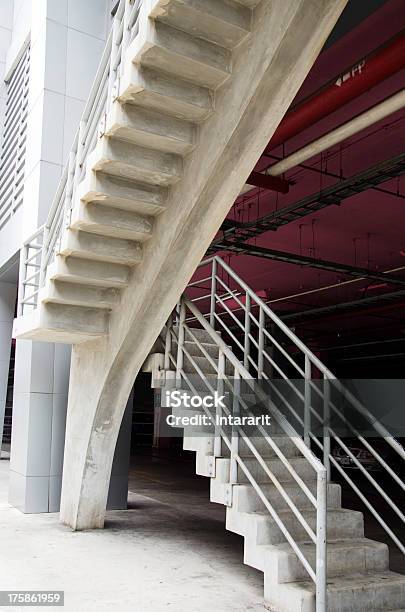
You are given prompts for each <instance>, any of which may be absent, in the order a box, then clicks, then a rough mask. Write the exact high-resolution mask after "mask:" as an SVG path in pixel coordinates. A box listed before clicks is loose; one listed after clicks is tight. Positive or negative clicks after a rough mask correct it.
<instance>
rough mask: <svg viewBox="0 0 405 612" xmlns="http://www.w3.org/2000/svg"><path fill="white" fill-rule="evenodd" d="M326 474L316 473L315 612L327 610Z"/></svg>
mask: <svg viewBox="0 0 405 612" xmlns="http://www.w3.org/2000/svg"><path fill="white" fill-rule="evenodd" d="M327 490H328V485H327V472H326V470H325V471H324V472H318V475H317V493H316V502H317V508H316V612H326V610H327V571H328V570H327V540H326V534H327V502H328V500H327Z"/></svg>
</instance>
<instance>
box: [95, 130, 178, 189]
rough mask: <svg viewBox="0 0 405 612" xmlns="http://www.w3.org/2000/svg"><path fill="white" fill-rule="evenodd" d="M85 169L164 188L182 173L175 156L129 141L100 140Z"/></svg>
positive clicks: (174, 181)
mask: <svg viewBox="0 0 405 612" xmlns="http://www.w3.org/2000/svg"><path fill="white" fill-rule="evenodd" d="M87 167H88V169H89V170H95V171H102V172H105V173H106V174H111V175H113V176H117V177H121V178H124V179H128V180H132V181H139V182H141V183H146V184H148V185H155V186H162V187H168V186H169V185H174V184H175V183H177V182H178V181H179V180H180V178H181V176H182V173H183V160H182V158H181V157H180V156H179V155H175V154H173V153H163V152H161V151H154V150H152V149H147V148H145V147H139V146H137V145H134V144H133V143H131V142H125V141H124V140H116V139H111V138H101V139H100V140H99V141H98V143H97V145H96V147H95V149H94V151H93V152H92V153H91V154H90V155H89V157H88V166H87Z"/></svg>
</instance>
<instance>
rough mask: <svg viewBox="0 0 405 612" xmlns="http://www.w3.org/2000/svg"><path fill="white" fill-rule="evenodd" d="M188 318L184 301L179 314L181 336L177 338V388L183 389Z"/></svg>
mask: <svg viewBox="0 0 405 612" xmlns="http://www.w3.org/2000/svg"><path fill="white" fill-rule="evenodd" d="M185 318H186V307H185V304H184V302H183V301H182V302H181V304H180V312H179V334H178V337H177V362H176V388H180V387H181V371H182V369H183V363H184V352H183V348H184V321H185Z"/></svg>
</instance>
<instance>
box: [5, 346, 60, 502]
mask: <svg viewBox="0 0 405 612" xmlns="http://www.w3.org/2000/svg"><path fill="white" fill-rule="evenodd" d="M69 366H70V347H68V346H65V345H63V344H49V343H39V342H32V341H30V340H17V344H16V356H15V375H14V396H13V430H12V437H11V459H10V490H9V501H10V503H11V504H12V505H13V506H15V507H16V508H18V509H19V510H21V511H22V512H25V513H37V512H56V511H57V510H59V501H60V491H61V483H62V465H63V450H64V443H65V425H66V407H67V398H68V388H69Z"/></svg>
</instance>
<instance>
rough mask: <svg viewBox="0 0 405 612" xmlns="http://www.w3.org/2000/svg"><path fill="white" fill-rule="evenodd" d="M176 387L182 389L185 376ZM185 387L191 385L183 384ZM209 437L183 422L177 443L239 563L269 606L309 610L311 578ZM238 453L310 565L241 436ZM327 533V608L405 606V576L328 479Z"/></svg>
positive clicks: (208, 430)
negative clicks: (238, 540)
mask: <svg viewBox="0 0 405 612" xmlns="http://www.w3.org/2000/svg"><path fill="white" fill-rule="evenodd" d="M174 329H176V328H174ZM193 333H194V335H196V336H198V340H199V342H200V343H201V344H202V346H203V347H204V349H205V350H206V351H207V353H208V354H209V355H210V356H211V358H213V359H218V347H217V346H216V345H215V344H213V341H212V337H211V336H210V335H209V334H208V332H206V331H205V330H201V329H198V330H197V329H195V330H193ZM174 349H176V343H174ZM187 351H188V352H189V354H190V356H193V360H194V361H195V360H196V359H198V366H199V368H200V369H201V371H202V372H203V373H204V374H205V375H206V377H207V378H210V379H211V381H212V383H214V382H215V375H213V374H212V365H211V364H210V363H209V361H208V360H207V358H206V357H204V356H201V355H202V351H201V349H200V348H199V347H198V346H197V345H196V344H195V343H193V341H192V340H187ZM175 352H176V350H174V354H175ZM183 371H184V373H185V377H188V378H189V379H190V380H192V381H193V384H196V382H195V380H196V376H197V374H196V369H195V367H194V366H193V365H192V364H191V363H190V362H187V361H185V362H184V364H183ZM174 376H175V373H174V372H170V373H168V372H166V383H165V384H164V385H163V389H162V397H164V393H163V391H165V390H169V389H170V388H172V387H173V378H174ZM203 386H204V385H201V387H200V388H201V389H202V388H203ZM182 387H184V389H182V390H183V391H185V392H186V388H187V385H186V384H185V381H184V380H183V383H182ZM187 393H191V392H190V390H188V391H187ZM172 412H173V414H174V415H175V416H193V415H196V414H202V409H195V408H193V409H191V408H185V407H181V408H173V409H172ZM272 432H273V434H272V435H273V437H274V438H275V439H276V440H277V445H278V447H279V448H280V449H281V450H282V452H283V453H284V454H285V456H286V457H288V459H289V461H290V463H291V465H292V466H293V467H294V469H295V470H296V472H297V473H298V475H299V476H300V477H301V478H302V479H303V481H304V482H305V483H306V484H307V485H308V487H309V489H310V490H311V491H312V492H313V493H314V494H315V492H316V480H315V475H314V472H313V470H312V468H311V466H310V465H309V464H308V462H307V461H306V459H304V457H303V456H302V455H301V453H300V452H299V450H298V449H297V447H296V445H295V444H294V443H293V441H292V440H291V438H289V437H288V436H286V435H285V434H284V433H283V430H282V429H281V428H280V427H279V426H278V425H277V424H274V426H273V427H272ZM214 439H215V436H214V431H213V427H205V428H204V427H202V426H198V427H197V426H186V427H184V437H183V448H184V449H185V450H188V451H193V452H195V453H196V473H197V474H199V475H202V476H207V477H209V478H210V479H211V483H210V491H211V493H210V498H211V501H213V502H216V503H220V504H223V505H225V506H226V528H227V529H228V530H229V531H232V532H234V533H237V534H239V535H240V536H242V537H243V538H244V563H246V564H247V565H249V566H251V567H254V568H255V569H257V570H259V571H262V572H263V574H264V596H265V600H266V602H268V603H269V604H270V606H271V610H274V611H275V612H314V611H315V606H316V603H315V584H314V582H313V581H312V580H311V579H310V578H309V576H308V574H307V572H306V570H305V568H304V566H303V565H302V563H301V561H300V560H299V558H298V557H297V555H296V553H295V552H294V551H293V549H292V548H291V546H290V545H289V544H288V543H287V541H286V538H285V536H284V535H283V533H282V531H281V530H280V528H279V527H278V525H277V524H276V521H275V520H274V519H273V518H272V516H271V515H270V514H269V512H268V510H267V509H266V507H265V506H264V504H263V502H262V500H261V499H260V497H259V495H258V493H257V492H256V491H255V489H254V487H253V486H252V485H251V484H250V482H249V480H248V479H247V478H246V475H245V473H244V472H243V470H241V469H240V467H239V468H238V477H237V484H233V485H230V484H229V482H230V481H229V474H230V469H229V468H230V458H229V454H230V453H229V449H228V447H227V446H226V445H225V444H224V442H222V450H221V456H220V457H214ZM251 442H252V443H253V444H254V446H255V448H256V449H257V450H258V451H259V452H260V454H261V456H262V457H263V458H264V460H265V462H266V464H267V466H269V468H270V469H271V471H272V473H273V474H274V475H275V476H276V478H277V479H278V480H279V482H281V483H282V486H283V488H284V490H285V491H287V493H288V495H289V496H290V498H291V499H292V501H293V502H294V503H295V504H296V505H297V508H298V510H299V511H300V512H302V514H303V516H304V518H305V519H306V521H307V522H308V524H309V525H310V527H311V528H312V529H315V526H316V511H315V509H314V507H313V506H312V505H311V503H310V501H309V500H308V498H307V497H306V496H305V495H304V493H303V491H302V489H300V487H299V486H298V484H297V483H296V482H295V480H293V478H292V476H291V475H290V473H289V472H288V470H287V469H286V467H285V466H284V465H283V463H282V462H281V460H280V459H279V458H278V457H277V456H276V454H275V452H274V451H273V450H272V449H271V447H270V446H269V444H268V443H267V441H266V440H265V439H264V438H263V437H261V438H259V437H257V438H251ZM239 455H240V456H241V457H243V460H244V462H245V464H246V465H248V466H249V469H250V471H251V473H252V474H253V475H254V477H255V479H256V482H258V483H259V484H260V485H261V487H262V490H263V491H264V493H265V495H266V498H267V500H268V501H269V502H270V503H271V505H272V506H273V508H274V509H275V510H276V511H277V513H278V515H279V517H280V518H281V519H282V521H283V523H284V525H285V527H287V529H288V531H289V532H290V534H291V535H292V536H293V537H294V540H295V541H296V543H297V544H298V546H299V548H300V549H301V550H302V551H303V552H304V554H305V556H306V558H307V559H308V560H309V561H310V563H311V566H312V567H313V568H314V567H315V545H314V544H313V542H312V541H310V540H309V537H308V534H307V533H306V531H305V530H304V528H303V527H302V525H301V524H300V522H299V521H298V519H297V518H296V516H295V515H294V514H293V512H292V510H291V509H290V508H289V507H288V505H287V503H286V502H285V500H284V499H283V497H282V496H281V495H280V492H279V491H278V490H277V488H276V486H275V485H274V484H273V483H272V482H271V481H270V479H269V477H268V476H267V475H266V474H265V472H264V471H263V469H262V468H261V466H260V465H259V464H258V462H257V460H256V459H255V457H254V455H253V454H252V452H251V450H250V449H249V446H248V445H247V444H246V443H245V442H244V441H243V439H240V446H239ZM327 541H328V557H327V567H328V581H327V609H328V611H329V612H363V611H366V610H367V611H370V612H371V611H372V612H388V611H393V610H397V611H398V612H399V611H400V610H403V609H405V576H403V575H400V574H397V573H394V572H392V571H390V569H389V554H388V547H387V545H386V544H383V543H381V542H375V541H372V540H370V539H367V538H365V537H364V520H363V514H362V513H361V512H358V511H354V510H348V509H345V508H342V506H341V487H340V485H339V484H336V483H330V484H329V485H328V518H327Z"/></svg>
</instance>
